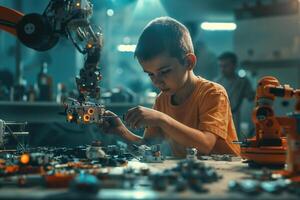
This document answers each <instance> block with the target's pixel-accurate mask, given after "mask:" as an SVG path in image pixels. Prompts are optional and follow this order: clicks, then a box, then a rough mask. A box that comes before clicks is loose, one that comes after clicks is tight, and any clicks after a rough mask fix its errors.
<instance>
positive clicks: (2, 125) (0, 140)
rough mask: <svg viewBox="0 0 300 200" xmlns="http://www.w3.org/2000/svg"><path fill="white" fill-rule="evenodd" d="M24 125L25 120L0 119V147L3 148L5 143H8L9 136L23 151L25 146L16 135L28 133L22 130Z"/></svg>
mask: <svg viewBox="0 0 300 200" xmlns="http://www.w3.org/2000/svg"><path fill="white" fill-rule="evenodd" d="M26 125H27V122H5V121H4V120H2V119H0V149H2V148H4V147H5V145H7V143H9V138H11V139H13V140H15V142H16V143H17V145H18V148H21V149H22V151H25V147H24V146H23V145H22V144H21V142H20V141H19V139H18V137H17V136H18V135H28V134H29V133H28V132H25V131H24V130H23V129H24V127H25V126H26ZM12 127H14V128H12ZM14 129H17V130H14Z"/></svg>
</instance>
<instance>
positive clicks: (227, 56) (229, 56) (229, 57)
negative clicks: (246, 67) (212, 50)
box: [218, 52, 238, 65]
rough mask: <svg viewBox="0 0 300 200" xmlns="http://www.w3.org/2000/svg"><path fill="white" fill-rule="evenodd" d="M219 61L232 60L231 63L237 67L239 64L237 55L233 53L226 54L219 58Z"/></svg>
mask: <svg viewBox="0 0 300 200" xmlns="http://www.w3.org/2000/svg"><path fill="white" fill-rule="evenodd" d="M218 59H219V60H230V62H231V63H232V64H234V65H236V64H237V62H238V58H237V56H236V54H235V53H233V52H224V53H222V54H221V55H220V56H219V57H218Z"/></svg>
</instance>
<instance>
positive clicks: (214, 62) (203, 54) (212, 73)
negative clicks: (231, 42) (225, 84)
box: [194, 41, 219, 80]
mask: <svg viewBox="0 0 300 200" xmlns="http://www.w3.org/2000/svg"><path fill="white" fill-rule="evenodd" d="M195 54H196V56H197V65H196V68H195V70H194V71H195V74H196V75H198V76H199V75H201V77H203V78H205V79H207V80H213V79H215V78H216V77H218V74H219V70H218V59H217V56H216V55H215V54H214V53H213V52H211V51H210V50H209V49H208V48H207V46H206V44H205V43H204V42H202V41H198V42H196V44H195Z"/></svg>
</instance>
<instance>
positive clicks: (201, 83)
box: [146, 77, 240, 156]
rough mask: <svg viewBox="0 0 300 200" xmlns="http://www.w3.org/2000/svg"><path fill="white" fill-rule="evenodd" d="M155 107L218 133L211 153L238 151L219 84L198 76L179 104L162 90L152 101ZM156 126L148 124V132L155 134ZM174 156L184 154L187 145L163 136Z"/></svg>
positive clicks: (237, 153)
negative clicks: (189, 92) (190, 90)
mask: <svg viewBox="0 0 300 200" xmlns="http://www.w3.org/2000/svg"><path fill="white" fill-rule="evenodd" d="M153 108H154V109H155V110H158V111H160V112H163V113H165V114H167V115H169V116H171V117H172V118H174V119H175V120H177V121H179V122H181V123H183V124H185V125H187V126H189V127H191V128H195V129H198V130H200V131H207V132H210V133H213V134H215V135H216V136H217V140H216V144H215V146H214V148H213V149H212V151H211V153H212V154H235V155H240V147H239V145H236V144H233V143H232V141H236V140H238V138H237V135H236V131H235V127H234V124H233V120H232V114H231V109H230V104H229V100H228V96H227V93H226V90H225V89H224V88H223V87H222V86H221V85H219V84H217V83H214V82H211V81H208V80H206V79H203V78H201V77H199V79H198V82H197V85H196V88H195V90H194V91H193V93H192V94H191V95H190V96H189V97H188V98H187V99H186V100H185V102H184V103H182V104H180V105H176V106H175V105H172V104H171V97H170V96H169V95H165V94H164V93H161V94H160V95H159V96H158V97H157V99H156V101H155V104H154V107H153ZM155 130H156V131H157V129H155V128H153V129H152V128H148V130H146V132H147V131H148V133H146V134H147V135H148V136H149V135H151V136H155V133H154V131H155ZM162 136H163V137H165V139H167V140H168V141H169V143H170V146H171V148H172V151H173V154H174V155H175V156H185V155H186V148H187V147H188V146H183V145H181V144H178V143H177V142H175V141H174V140H172V138H166V137H167V134H164V133H162Z"/></svg>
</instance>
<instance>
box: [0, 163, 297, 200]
mask: <svg viewBox="0 0 300 200" xmlns="http://www.w3.org/2000/svg"><path fill="white" fill-rule="evenodd" d="M178 161H179V160H165V161H164V162H163V163H148V164H146V163H140V162H138V161H131V162H129V163H128V165H127V166H125V167H131V168H137V169H138V168H141V167H148V168H149V169H150V170H151V171H153V172H155V171H156V172H159V171H162V170H164V169H166V168H170V167H173V166H176V163H177V162H178ZM202 162H205V163H206V164H207V165H209V166H213V167H214V168H215V169H216V171H217V172H218V174H220V175H222V177H223V178H222V179H220V180H219V181H217V182H214V183H208V184H206V185H205V188H207V189H208V190H209V191H208V192H207V193H196V192H193V191H191V190H186V191H184V192H180V193H177V192H170V191H169V192H168V191H166V192H157V191H153V190H145V189H139V188H137V189H135V190H121V189H101V190H99V192H98V194H97V196H93V197H92V198H94V199H241V198H242V199H245V198H246V199H250V198H251V199H252V198H256V199H266V198H267V199H286V198H289V199H291V198H294V199H297V198H296V196H292V195H290V194H287V193H281V194H280V195H278V194H276V195H275V194H268V193H262V194H255V195H246V194H242V193H237V192H229V191H228V182H229V181H230V180H240V179H242V178H246V177H248V176H249V175H248V173H249V172H251V171H253V169H249V167H248V165H247V164H245V163H242V162H241V161H240V160H236V161H214V160H205V161H202ZM122 169H123V167H116V168H113V169H111V172H112V173H118V171H120V170H122ZM67 191H68V190H67V189H47V188H44V187H29V188H18V187H11V186H4V185H2V186H0V199H61V198H63V199H68V198H70V199H73V198H78V199H80V198H83V197H85V198H86V196H81V197H80V196H78V195H76V196H72V195H69V196H68V195H67V193H66V192H67ZM66 195H67V196H66Z"/></svg>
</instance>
